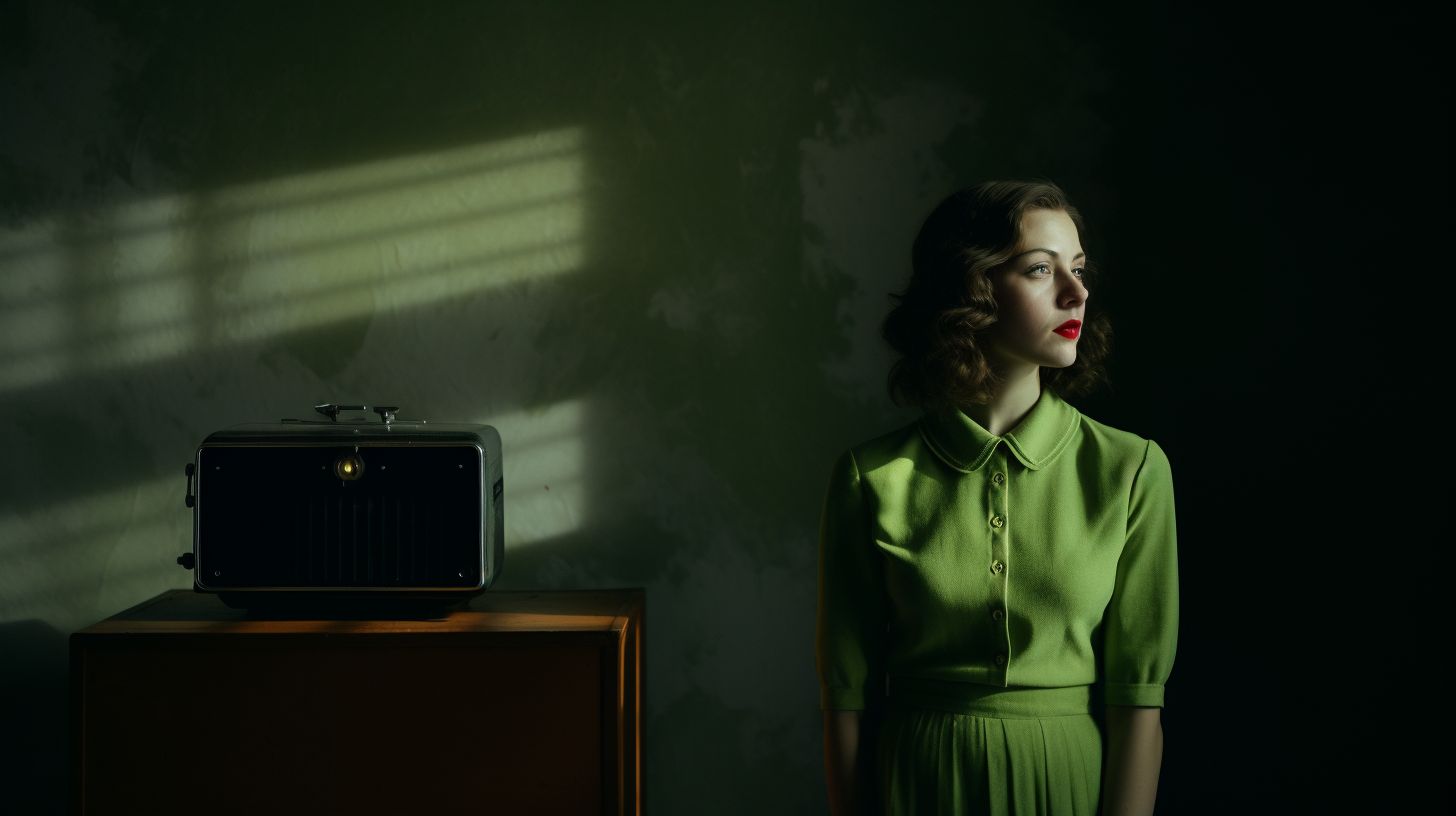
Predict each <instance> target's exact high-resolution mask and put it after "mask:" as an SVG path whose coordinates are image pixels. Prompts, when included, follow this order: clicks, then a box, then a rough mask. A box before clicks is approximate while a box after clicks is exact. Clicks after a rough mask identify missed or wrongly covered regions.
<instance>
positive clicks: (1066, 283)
mask: <svg viewBox="0 0 1456 816" xmlns="http://www.w3.org/2000/svg"><path fill="white" fill-rule="evenodd" d="M1088 295H1089V292H1088V291H1087V286H1086V284H1084V283H1083V282H1082V280H1081V279H1080V278H1078V277H1077V276H1076V275H1073V274H1071V273H1068V274H1067V276H1066V278H1064V279H1063V283H1062V289H1061V292H1059V293H1058V299H1059V300H1060V301H1062V305H1063V306H1076V305H1077V304H1079V303H1084V302H1086V300H1087V297H1088Z"/></svg>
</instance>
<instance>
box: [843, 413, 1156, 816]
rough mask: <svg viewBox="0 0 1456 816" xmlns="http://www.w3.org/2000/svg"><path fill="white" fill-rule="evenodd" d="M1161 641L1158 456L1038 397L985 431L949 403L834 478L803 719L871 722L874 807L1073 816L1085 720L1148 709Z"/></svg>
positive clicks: (1080, 802)
mask: <svg viewBox="0 0 1456 816" xmlns="http://www.w3.org/2000/svg"><path fill="white" fill-rule="evenodd" d="M1177 632H1178V563H1177V537H1176V531H1175V525H1174V502H1173V480H1172V470H1171V467H1170V465H1169V462H1168V458H1167V456H1166V455H1165V454H1164V453H1163V450H1162V448H1160V447H1159V446H1158V444H1157V443H1156V442H1153V441H1151V440H1148V439H1144V438H1142V437H1139V436H1137V435H1135V434H1131V433H1128V432H1126V431H1120V430H1117V429H1115V428H1111V427H1109V426H1107V425H1103V424H1102V423H1099V422H1097V421H1095V420H1093V419H1090V418H1088V417H1086V416H1084V415H1082V413H1081V412H1079V411H1078V410H1077V409H1076V408H1074V407H1073V406H1072V405H1070V404H1068V403H1067V402H1066V401H1065V400H1063V399H1062V398H1061V397H1059V396H1058V395H1057V394H1056V393H1055V392H1053V391H1051V390H1050V389H1046V388H1044V389H1043V390H1042V393H1041V396H1040V397H1039V398H1038V400H1037V402H1036V404H1035V405H1034V406H1033V407H1032V409H1031V411H1030V412H1029V413H1028V414H1027V415H1026V417H1025V418H1023V419H1022V421H1021V422H1020V423H1019V424H1018V425H1017V427H1016V428H1015V429H1014V430H1012V431H1009V432H1008V433H1006V434H1005V435H1004V436H994V435H992V434H991V433H989V432H988V431H987V430H986V429H984V428H982V427H981V426H980V425H979V424H977V423H976V422H975V421H974V420H972V419H970V418H969V417H967V416H966V415H965V414H964V413H962V412H960V411H957V410H954V409H952V410H948V411H943V412H934V413H930V414H927V415H926V416H924V417H923V418H921V419H920V420H919V421H918V422H916V423H913V424H911V425H909V426H906V427H904V428H901V429H899V430H897V431H894V432H892V433H889V434H886V435H884V436H881V437H879V438H877V439H873V440H871V441H868V442H865V443H863V444H861V445H857V446H855V447H853V448H851V449H850V450H849V451H846V452H845V453H844V454H843V455H842V456H841V457H840V458H839V460H838V462H837V463H836V464H835V467H834V471H833V475H832V478H831V481H830V484H829V489H828V493H827V496H826V500H825V505H824V514H823V520H822V523H821V527H820V545H819V608H818V629H817V637H816V652H817V655H816V657H817V663H818V669H819V679H820V685H821V693H822V707H823V708H825V709H849V710H864V709H870V710H872V711H876V712H883V714H882V716H881V717H879V718H878V721H879V722H881V727H880V730H879V737H878V739H877V740H876V742H875V744H874V745H873V746H872V747H873V749H874V752H875V753H874V757H875V767H876V768H877V782H878V786H879V792H878V796H879V798H880V799H881V800H882V802H883V812H885V813H894V814H917V816H918V814H932V813H946V814H949V813H955V814H982V813H985V814H1055V815H1056V816H1064V815H1065V816H1072V815H1073V814H1087V816H1092V814H1094V813H1095V812H1096V811H1097V808H1098V799H1099V795H1100V789H1101V765H1102V736H1101V733H1100V730H1099V727H1098V725H1097V721H1096V719H1094V717H1093V716H1092V706H1094V705H1098V704H1107V705H1123V706H1155V707H1161V706H1162V705H1163V688H1164V684H1165V683H1166V682H1167V680H1168V675H1169V673H1170V672H1171V670H1172V666H1173V657H1174V652H1175V650H1176V646H1177ZM1094 684H1095V685H1094ZM862 750H863V749H862Z"/></svg>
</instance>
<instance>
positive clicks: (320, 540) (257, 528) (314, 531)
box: [197, 446, 483, 589]
mask: <svg viewBox="0 0 1456 816" xmlns="http://www.w3.org/2000/svg"><path fill="white" fill-rule="evenodd" d="M353 456H357V457H358V460H359V461H362V463H363V468H362V472H361V473H360V475H358V476H357V478H353V479H346V478H342V477H341V476H340V475H339V473H340V468H339V467H337V465H338V463H339V462H340V460H341V458H346V457H353ZM480 474H481V468H480V453H479V451H478V449H476V448H474V447H471V446H437V447H429V446H399V447H374V448H360V449H358V450H357V451H356V450H355V449H354V448H352V447H350V448H321V447H301V446H300V447H246V446H219V447H213V448H204V449H203V452H202V454H201V456H200V462H199V474H198V487H197V507H198V545H197V568H198V570H199V573H198V578H199V579H200V581H201V582H202V583H203V584H204V585H206V586H207V587H208V588H214V589H262V588H285V589H307V588H321V589H343V588H364V589H412V588H462V587H472V586H475V585H477V584H478V583H479V582H480V576H481V557H482V546H483V545H482V541H483V538H482V532H483V531H482V518H483V514H482V494H481V479H480Z"/></svg>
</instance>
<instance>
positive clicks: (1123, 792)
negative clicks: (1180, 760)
mask: <svg viewBox="0 0 1456 816" xmlns="http://www.w3.org/2000/svg"><path fill="white" fill-rule="evenodd" d="M1162 713H1163V710H1162V709H1161V708H1156V707H1138V706H1121V705H1110V706H1108V707H1107V760H1106V762H1105V763H1104V765H1103V773H1102V816H1149V815H1150V814H1151V813H1152V812H1153V805H1154V804H1155V803H1156V802H1157V800H1158V774H1159V773H1160V772H1161V771H1162V767H1163V719H1162Z"/></svg>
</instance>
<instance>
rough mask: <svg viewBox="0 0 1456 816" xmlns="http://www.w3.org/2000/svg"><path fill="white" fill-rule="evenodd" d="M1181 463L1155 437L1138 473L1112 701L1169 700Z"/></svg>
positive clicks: (1111, 640) (1113, 611) (1114, 648)
mask: <svg viewBox="0 0 1456 816" xmlns="http://www.w3.org/2000/svg"><path fill="white" fill-rule="evenodd" d="M1174 516H1175V512H1174V506H1173V469H1172V466H1171V465H1170V464H1169V463H1168V457H1167V455H1166V454H1165V453H1163V449H1162V448H1160V447H1158V443H1156V442H1153V441H1151V440H1149V441H1148V444H1147V448H1146V449H1145V451H1144V454H1143V462H1142V465H1141V466H1140V467H1139V468H1138V472H1137V475H1136V476H1134V477H1133V483H1132V493H1131V496H1130V499H1129V502H1128V510H1127V541H1126V542H1125V544H1124V545H1123V549H1122V554H1121V556H1120V557H1119V558H1118V562H1117V584H1116V586H1115V587H1114V589H1113V592H1112V600H1111V602H1110V603H1109V604H1108V608H1107V615H1106V618H1105V620H1104V626H1105V627H1106V629H1105V634H1106V639H1105V640H1104V642H1103V649H1104V652H1103V670H1104V672H1105V674H1104V679H1105V681H1106V702H1107V704H1108V705H1123V706H1154V707H1159V708H1161V707H1162V705H1163V688H1164V685H1165V684H1166V683H1167V682H1168V675H1169V674H1170V673H1171V672H1172V670H1173V657H1174V653H1175V652H1176V650H1177V647H1178V538H1177V528H1176V523H1175V518H1174Z"/></svg>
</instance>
